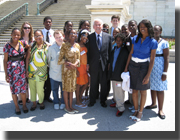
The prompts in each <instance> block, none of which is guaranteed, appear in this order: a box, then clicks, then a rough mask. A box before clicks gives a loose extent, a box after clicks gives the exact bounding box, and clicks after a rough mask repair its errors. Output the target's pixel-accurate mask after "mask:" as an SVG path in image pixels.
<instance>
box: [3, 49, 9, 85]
mask: <svg viewBox="0 0 180 140" xmlns="http://www.w3.org/2000/svg"><path fill="white" fill-rule="evenodd" d="M7 62H8V53H7V52H4V72H5V80H6V82H7V83H9V76H8V74H7Z"/></svg>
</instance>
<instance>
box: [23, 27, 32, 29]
mask: <svg viewBox="0 0 180 140" xmlns="http://www.w3.org/2000/svg"><path fill="white" fill-rule="evenodd" d="M23 28H24V29H31V28H30V27H23Z"/></svg>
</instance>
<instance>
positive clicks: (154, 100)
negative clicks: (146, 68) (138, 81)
mask: <svg viewBox="0 0 180 140" xmlns="http://www.w3.org/2000/svg"><path fill="white" fill-rule="evenodd" d="M156 97H157V91H155V90H151V100H152V104H151V105H148V106H146V107H145V109H153V108H157V105H156Z"/></svg>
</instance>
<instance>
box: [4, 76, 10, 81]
mask: <svg viewBox="0 0 180 140" xmlns="http://www.w3.org/2000/svg"><path fill="white" fill-rule="evenodd" d="M5 79H6V82H7V83H9V82H10V80H9V76H7V75H6V76H5Z"/></svg>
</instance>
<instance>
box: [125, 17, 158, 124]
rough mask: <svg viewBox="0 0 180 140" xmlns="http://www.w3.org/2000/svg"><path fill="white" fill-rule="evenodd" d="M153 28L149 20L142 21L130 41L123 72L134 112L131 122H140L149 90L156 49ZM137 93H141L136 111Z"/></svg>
mask: <svg viewBox="0 0 180 140" xmlns="http://www.w3.org/2000/svg"><path fill="white" fill-rule="evenodd" d="M153 37H154V31H153V26H152V24H151V22H150V21H149V20H146V19H144V20H142V21H141V22H140V23H139V25H138V35H136V36H134V38H133V39H132V48H131V51H130V54H129V57H128V60H127V64H126V67H125V70H124V72H127V71H128V70H129V73H130V88H131V89H132V90H133V93H132V98H133V104H134V108H135V112H134V113H133V114H132V115H131V116H129V118H130V119H131V120H134V121H140V120H141V118H142V117H143V114H142V112H143V109H144V105H145V103H146V95H147V89H150V83H149V78H150V74H151V71H152V68H153V64H154V59H155V55H156V49H157V46H158V44H157V41H156V40H155V39H153ZM138 91H140V93H141V101H140V109H139V110H138Z"/></svg>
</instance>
